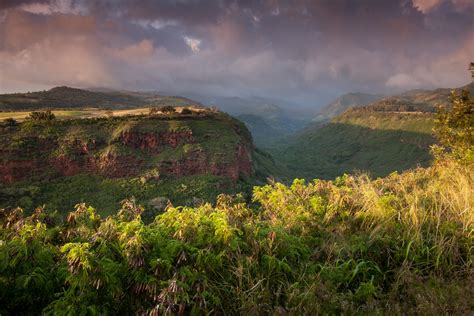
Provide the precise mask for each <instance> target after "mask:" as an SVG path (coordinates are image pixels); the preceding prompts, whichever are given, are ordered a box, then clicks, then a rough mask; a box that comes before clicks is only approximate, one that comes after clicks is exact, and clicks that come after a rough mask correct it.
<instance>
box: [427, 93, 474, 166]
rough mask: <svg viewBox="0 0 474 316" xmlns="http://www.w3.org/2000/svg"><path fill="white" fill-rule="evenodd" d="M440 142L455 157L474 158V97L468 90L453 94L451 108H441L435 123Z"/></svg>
mask: <svg viewBox="0 0 474 316" xmlns="http://www.w3.org/2000/svg"><path fill="white" fill-rule="evenodd" d="M435 133H436V136H437V138H438V139H439V142H440V143H441V144H442V145H443V146H444V147H445V148H448V149H449V150H450V152H451V153H452V155H453V157H455V158H457V159H461V160H466V161H468V162H469V161H473V160H474V99H473V98H472V97H471V96H470V94H469V92H468V91H462V92H461V93H459V94H457V93H455V92H453V93H452V94H451V108H450V109H449V110H447V109H445V108H440V109H439V110H438V113H437V117H436V123H435Z"/></svg>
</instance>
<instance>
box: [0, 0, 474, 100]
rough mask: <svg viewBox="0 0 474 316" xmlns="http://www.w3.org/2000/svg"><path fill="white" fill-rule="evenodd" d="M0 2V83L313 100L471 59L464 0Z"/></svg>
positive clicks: (397, 85) (470, 24)
mask: <svg viewBox="0 0 474 316" xmlns="http://www.w3.org/2000/svg"><path fill="white" fill-rule="evenodd" d="M0 3H1V4H0V8H2V9H3V10H2V11H0V67H1V68H0V71H1V73H2V76H3V78H0V90H4V91H7V90H24V89H25V88H30V87H36V86H38V87H39V86H48V85H55V84H65V83H67V84H71V85H80V86H94V85H95V86H110V87H117V88H128V89H157V90H174V91H180V90H181V91H189V92H200V93H210V94H219V95H262V96H277V97H282V98H287V99H292V100H297V101H298V100H299V101H305V102H312V103H317V104H320V103H323V102H325V101H327V100H328V99H330V98H332V97H334V96H336V95H337V94H339V93H344V92H347V91H354V90H362V91H366V92H377V93H380V92H382V93H390V92H394V91H398V90H401V89H407V88H421V87H435V86H456V85H460V84H462V83H464V82H465V81H466V80H467V73H466V71H465V68H466V64H467V63H468V62H469V61H470V59H471V58H472V59H474V1H472V0H412V1H410V0H399V1H395V0H365V1H355V0H325V1H309V0H308V1H305V0H294V1H280V0H261V1H238V0H233V1H231V0H216V1H204V0H203V1H200V0H188V1H186V0H174V1H173V0H163V1H152V0H143V1H131V0H129V1H127V0H116V1H112V0H109V1H92V0H51V1H44V2H41V1H6V2H5V1H2V2H0ZM68 55H69V56H68ZM5 74H6V75H5Z"/></svg>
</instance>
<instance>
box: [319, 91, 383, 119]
mask: <svg viewBox="0 0 474 316" xmlns="http://www.w3.org/2000/svg"><path fill="white" fill-rule="evenodd" d="M381 98H383V96H381V95H374V94H367V93H346V94H343V95H341V96H340V97H338V98H337V99H336V100H334V101H333V102H331V103H329V104H328V105H326V106H325V107H324V108H322V109H321V111H320V112H319V114H318V115H317V116H316V119H315V120H316V121H321V120H327V119H331V118H333V117H335V116H336V115H338V114H341V113H342V112H344V111H346V110H347V109H349V108H351V107H358V106H363V105H366V104H369V103H372V102H374V101H376V100H379V99H381Z"/></svg>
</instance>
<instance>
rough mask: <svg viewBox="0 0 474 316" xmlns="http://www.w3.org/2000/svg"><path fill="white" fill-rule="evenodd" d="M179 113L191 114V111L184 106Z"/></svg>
mask: <svg viewBox="0 0 474 316" xmlns="http://www.w3.org/2000/svg"><path fill="white" fill-rule="evenodd" d="M181 114H193V111H191V110H190V109H188V108H184V109H182V110H181Z"/></svg>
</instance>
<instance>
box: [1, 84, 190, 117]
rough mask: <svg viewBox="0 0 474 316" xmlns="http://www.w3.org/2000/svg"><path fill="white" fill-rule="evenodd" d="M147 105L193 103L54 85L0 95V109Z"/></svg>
mask: <svg viewBox="0 0 474 316" xmlns="http://www.w3.org/2000/svg"><path fill="white" fill-rule="evenodd" d="M146 105H154V106H158V105H160V106H161V105H171V106H189V105H197V103H196V102H194V101H192V100H189V99H186V98H182V97H175V96H161V95H158V94H156V93H146V92H130V91H114V90H101V91H89V90H83V89H76V88H70V87H64V86H63V87H55V88H52V89H50V90H47V91H38V92H28V93H13V94H2V95H0V111H15V110H34V109H70V108H101V109H104V108H110V109H124V108H133V107H142V106H146Z"/></svg>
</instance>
